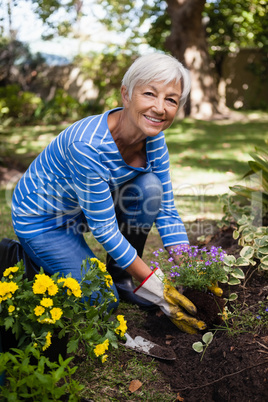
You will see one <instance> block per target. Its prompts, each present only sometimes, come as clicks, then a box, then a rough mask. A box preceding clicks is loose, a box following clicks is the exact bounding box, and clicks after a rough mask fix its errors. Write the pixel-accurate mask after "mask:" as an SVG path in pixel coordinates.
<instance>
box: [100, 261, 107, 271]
mask: <svg viewBox="0 0 268 402" xmlns="http://www.w3.org/2000/svg"><path fill="white" fill-rule="evenodd" d="M99 269H100V270H101V271H102V272H106V265H105V264H103V262H101V261H99Z"/></svg>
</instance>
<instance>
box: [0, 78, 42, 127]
mask: <svg viewBox="0 0 268 402" xmlns="http://www.w3.org/2000/svg"><path fill="white" fill-rule="evenodd" d="M41 104H42V100H41V98H40V97H38V96H37V95H36V94H34V93H32V92H28V91H22V90H21V89H20V87H19V85H17V84H13V85H7V86H6V87H3V88H0V121H1V122H3V121H5V120H6V119H7V118H12V119H15V120H18V121H20V122H21V123H27V122H29V121H30V120H31V119H32V118H33V117H34V114H35V111H36V110H37V108H38V107H39V106H40V105H41Z"/></svg>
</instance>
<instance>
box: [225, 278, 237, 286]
mask: <svg viewBox="0 0 268 402" xmlns="http://www.w3.org/2000/svg"><path fill="white" fill-rule="evenodd" d="M239 283H240V280H239V279H238V278H230V279H229V281H228V284H229V285H239Z"/></svg>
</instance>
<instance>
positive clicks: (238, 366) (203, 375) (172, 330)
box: [120, 228, 268, 402]
mask: <svg viewBox="0 0 268 402" xmlns="http://www.w3.org/2000/svg"><path fill="white" fill-rule="evenodd" d="M211 245H215V246H221V247H222V248H223V249H224V250H225V251H226V252H227V253H228V254H233V255H236V256H237V255H238V254H239V247H238V245H237V242H236V241H235V240H234V239H233V238H232V229H231V228H230V229H228V230H217V231H216V233H215V234H214V235H213V236H211V238H210V239H209V242H208V243H207V244H206V246H207V247H208V248H209V246H211ZM245 272H246V285H245V286H241V285H239V286H236V287H235V289H234V287H232V291H236V293H237V294H238V301H237V303H239V305H241V309H243V308H248V309H250V311H251V312H253V313H255V314H256V315H257V314H258V308H259V303H260V302H263V303H267V296H268V286H267V280H266V279H265V276H264V275H261V274H260V273H258V271H257V270H255V272H254V273H253V274H252V272H253V269H252V268H249V267H246V269H245ZM249 272H250V273H251V276H250V275H249ZM266 278H267V277H266ZM223 290H224V295H226V294H227V293H228V291H229V290H228V288H225V289H223ZM187 296H188V297H189V298H190V299H191V295H190V294H188V295H187ZM211 297H212V296H211ZM191 300H192V299H191ZM192 301H193V300H192ZM201 301H202V300H201ZM267 306H268V303H267ZM228 308H229V309H231V306H229V305H228ZM201 310H202V308H201ZM198 314H199V316H202V314H205V315H204V316H203V318H204V319H205V321H206V323H207V324H208V329H207V330H205V331H204V332H207V331H208V330H212V332H214V330H215V328H216V327H215V322H210V321H209V320H208V316H209V315H210V314H209V313H208V312H205V311H199V312H198ZM206 314H207V316H206ZM127 322H128V329H129V330H128V332H129V333H130V335H131V336H133V337H135V336H136V335H141V336H143V337H144V338H146V339H148V340H151V341H153V342H155V343H157V344H158V345H160V346H162V347H165V348H168V349H170V352H173V353H175V355H176V360H174V361H167V360H162V359H158V370H159V371H160V372H161V373H162V376H163V379H164V381H165V383H166V384H169V386H170V388H171V390H172V391H174V393H175V395H177V399H176V400H179V401H185V402H194V401H198V402H202V401H206V402H209V401H215V402H227V401H232V402H236V401H239V402H244V401H247V402H253V401H260V402H264V401H268V331H267V327H266V329H265V328H263V327H262V328H260V329H259V330H258V331H256V333H250V332H248V331H247V330H246V331H244V332H241V333H238V334H235V335H232V336H231V335H230V334H228V331H226V330H219V329H218V330H217V331H216V333H215V334H214V338H213V341H212V343H211V344H210V345H209V346H208V348H207V349H206V351H205V353H204V355H203V358H202V360H201V357H202V353H200V354H199V353H197V352H195V351H194V350H193V348H192V344H193V343H194V342H196V341H201V339H202V334H197V335H189V334H185V333H182V332H180V331H179V330H178V329H177V328H176V327H175V326H174V325H173V324H172V323H171V321H170V320H169V319H168V318H167V317H166V316H165V315H163V314H162V313H161V311H160V310H157V311H153V312H148V313H147V314H146V319H145V320H144V322H143V323H142V324H141V323H139V328H138V329H135V328H137V325H136V324H137V323H136V322H135V317H132V316H131V314H130V316H129V317H127ZM216 324H221V322H216ZM229 325H230V328H232V323H230V324H229ZM233 332H234V331H233ZM124 356H125V359H128V355H127V354H124ZM140 356H142V355H140ZM147 358H148V359H150V357H147ZM120 360H121V357H120ZM156 386H157V384H156ZM159 391H161V390H160V389H159Z"/></svg>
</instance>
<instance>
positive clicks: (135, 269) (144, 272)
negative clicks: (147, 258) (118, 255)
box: [126, 256, 152, 283]
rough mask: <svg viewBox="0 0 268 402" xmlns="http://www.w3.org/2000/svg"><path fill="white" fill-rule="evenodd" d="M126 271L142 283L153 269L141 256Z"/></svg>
mask: <svg viewBox="0 0 268 402" xmlns="http://www.w3.org/2000/svg"><path fill="white" fill-rule="evenodd" d="M126 271H127V272H128V273H129V274H130V275H132V276H133V278H135V279H136V280H137V281H138V282H140V283H141V282H143V281H144V279H146V278H147V277H148V276H149V275H150V274H151V273H152V270H151V269H150V268H149V267H148V265H147V264H145V262H144V261H143V260H142V259H141V258H140V257H139V256H137V257H136V258H135V260H134V261H133V262H132V264H130V265H129V266H128V267H127V268H126Z"/></svg>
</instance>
